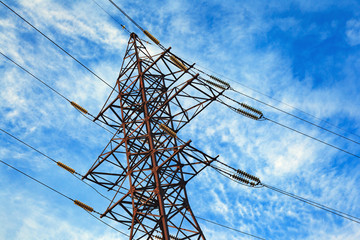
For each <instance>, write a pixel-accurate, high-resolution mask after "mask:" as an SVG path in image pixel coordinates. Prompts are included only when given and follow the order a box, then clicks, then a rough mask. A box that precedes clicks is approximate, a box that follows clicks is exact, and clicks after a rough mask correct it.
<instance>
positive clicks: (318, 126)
mask: <svg viewBox="0 0 360 240" xmlns="http://www.w3.org/2000/svg"><path fill="white" fill-rule="evenodd" d="M93 1H95V0H93ZM109 2H110V3H111V4H113V5H114V6H115V7H116V8H117V9H118V10H119V11H120V12H121V13H122V14H124V16H125V17H127V18H128V19H129V20H130V21H131V22H133V23H134V24H135V25H136V26H137V27H138V28H139V29H140V30H141V31H142V32H143V33H144V34H145V35H146V36H148V37H149V38H150V39H151V40H153V39H154V37H153V36H152V35H151V34H149V33H148V32H147V31H146V30H144V28H142V27H141V26H140V25H139V24H138V23H136V22H135V21H134V20H133V19H132V18H131V17H130V16H129V15H127V14H126V12H125V11H124V10H122V9H121V8H120V7H119V6H118V5H117V4H116V3H114V2H113V1H112V0H109ZM97 5H98V4H97ZM98 6H99V5H98ZM99 7H100V6H99ZM155 39H156V38H155ZM153 41H154V40H153ZM154 43H155V44H156V45H158V46H159V47H160V48H161V49H162V50H164V49H165V47H164V46H163V45H161V44H160V42H159V41H158V40H157V41H154ZM194 69H196V70H198V71H199V72H201V73H203V74H205V75H207V76H208V77H212V75H210V74H208V73H206V72H204V71H202V70H200V69H197V68H196V67H194ZM235 82H237V81H235ZM237 83H238V82H237ZM241 85H243V84H241ZM243 86H244V85H243ZM245 87H246V86H245ZM247 88H249V87H247ZM249 89H251V90H253V91H255V90H254V89H252V88H249ZM230 90H232V91H234V92H237V93H239V94H241V95H243V96H245V97H247V98H251V99H252V100H255V101H257V102H259V103H261V104H264V105H266V106H268V107H271V108H273V109H275V110H277V111H280V112H282V113H285V114H287V115H289V116H292V117H294V118H296V119H298V120H301V121H304V122H306V123H308V124H310V125H312V126H315V127H317V128H320V129H322V130H324V131H327V132H329V133H332V134H334V135H336V136H338V137H341V138H344V139H346V140H348V141H351V142H353V143H356V144H359V145H360V142H358V141H355V140H353V139H350V138H348V137H345V136H343V135H341V134H338V133H336V132H334V131H331V130H329V129H326V128H324V127H322V126H320V125H318V124H315V123H313V122H310V121H308V120H306V119H304V118H301V117H298V116H296V115H295V114H292V113H289V112H287V111H284V110H282V109H280V108H278V107H275V106H272V105H271V104H268V103H265V102H264V101H261V100H258V99H256V98H254V97H251V96H249V95H247V94H244V93H242V92H241V91H238V90H236V89H233V88H230ZM256 92H257V93H260V94H262V95H264V96H266V97H269V98H271V97H270V96H267V95H265V94H263V93H261V92H259V91H256ZM271 99H273V98H271ZM273 100H275V101H278V102H280V103H282V104H284V105H286V106H288V107H291V108H293V109H296V110H298V111H300V112H303V113H305V114H307V115H309V116H312V117H314V118H316V119H318V120H321V121H323V122H326V123H328V124H330V125H332V126H334V127H336V128H338V129H340V130H342V129H341V128H339V127H337V126H335V125H333V124H331V123H329V122H327V121H324V120H322V119H320V118H318V117H316V116H314V115H312V114H309V113H307V112H305V111H303V110H301V109H298V108H295V107H293V106H291V105H289V104H287V103H284V102H282V101H279V100H276V99H273ZM343 131H344V130H343ZM353 135H356V134H353ZM356 136H357V135H356ZM357 157H358V156H357Z"/></svg>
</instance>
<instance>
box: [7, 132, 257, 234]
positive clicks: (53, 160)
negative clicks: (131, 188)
mask: <svg viewBox="0 0 360 240" xmlns="http://www.w3.org/2000/svg"><path fill="white" fill-rule="evenodd" d="M0 131H2V132H4V133H5V134H7V135H9V136H10V137H12V138H14V139H15V140H17V141H19V142H20V143H22V144H24V145H26V146H27V147H29V148H31V149H32V150H34V151H36V152H38V153H40V154H41V155H43V156H44V157H46V158H48V159H49V160H51V161H52V162H54V163H57V162H58V161H56V160H55V159H53V158H51V157H49V156H48V155H47V154H44V153H43V152H41V151H39V150H38V149H36V148H34V147H32V146H31V145H30V144H28V143H26V142H24V141H22V140H21V139H19V138H17V137H15V136H14V135H12V134H10V133H9V132H7V131H5V130H3V129H1V128H0ZM5 164H6V163H5ZM6 165H8V164H6ZM14 169H15V168H14ZM75 174H76V175H74V174H73V176H74V177H76V178H77V179H78V180H80V181H82V182H83V183H84V184H86V185H88V186H89V187H91V188H92V189H93V190H94V191H95V192H96V193H98V194H99V195H100V196H102V197H103V198H105V199H107V200H108V201H110V202H111V199H109V198H108V197H106V196H105V195H103V194H102V193H101V192H99V191H98V190H97V189H96V188H94V187H93V186H92V185H91V184H89V183H87V182H85V181H84V180H82V179H81V178H79V177H78V176H81V177H82V175H81V174H79V173H77V172H75ZM77 175H78V176H77ZM29 177H30V176H29ZM121 188H123V189H125V190H128V189H126V188H124V187H121ZM113 191H115V190H113ZM119 193H121V194H123V195H125V193H123V192H121V191H119ZM71 200H72V199H71ZM87 212H88V211H87ZM88 213H89V212H88ZM90 214H91V213H90ZM91 215H92V214H91ZM93 217H95V218H97V217H96V216H93ZM195 217H198V216H195ZM199 218H200V219H202V220H204V221H208V222H211V223H213V224H216V225H219V226H222V227H225V228H228V229H231V230H234V231H237V232H240V233H243V234H246V235H249V236H253V237H256V238H259V239H263V238H260V237H257V236H255V235H252V234H249V233H246V232H242V231H240V230H237V229H233V228H231V227H228V226H225V225H222V224H219V223H216V222H214V221H211V220H207V219H205V218H202V217H199ZM97 219H98V220H99V221H101V222H103V221H102V220H101V219H99V218H97ZM105 224H106V223H105ZM107 225H108V224H107ZM110 227H111V228H113V227H112V226H111V225H110Z"/></svg>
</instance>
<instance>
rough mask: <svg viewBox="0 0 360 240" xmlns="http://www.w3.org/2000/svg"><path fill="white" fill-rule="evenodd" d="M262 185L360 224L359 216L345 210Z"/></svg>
mask: <svg viewBox="0 0 360 240" xmlns="http://www.w3.org/2000/svg"><path fill="white" fill-rule="evenodd" d="M262 185H263V186H264V187H266V188H268V189H270V190H273V191H276V192H279V193H281V194H284V195H287V196H289V197H292V198H294V199H297V200H299V201H302V202H304V203H306V204H309V205H312V206H314V207H317V208H320V209H322V210H325V211H327V212H330V213H332V214H335V215H337V216H340V217H342V218H346V219H348V220H350V221H353V222H356V223H359V224H360V218H358V217H354V216H352V215H350V214H347V213H344V212H342V211H339V210H335V209H333V208H329V207H327V206H325V205H322V204H320V203H317V202H314V201H312V200H309V199H306V198H303V197H300V196H297V195H295V194H293V193H289V192H286V191H284V190H281V189H278V188H275V187H272V186H270V185H267V184H263V183H262Z"/></svg>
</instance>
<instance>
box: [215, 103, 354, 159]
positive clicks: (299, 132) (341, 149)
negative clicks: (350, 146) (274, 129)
mask: <svg viewBox="0 0 360 240" xmlns="http://www.w3.org/2000/svg"><path fill="white" fill-rule="evenodd" d="M216 101H217V102H219V103H221V104H223V105H225V106H227V107H228V108H230V109H231V110H233V111H235V112H236V110H235V109H236V108H234V107H233V106H231V105H229V104H227V103H225V102H223V101H221V100H216ZM234 101H235V102H237V101H236V100H234ZM237 103H239V102H237ZM239 104H240V103H239ZM258 120H268V121H269V122H272V123H274V124H277V125H279V126H281V127H284V128H286V129H289V130H291V131H294V132H296V133H298V134H300V135H303V136H305V137H308V138H310V139H312V140H315V141H317V142H320V143H322V144H325V145H327V146H329V147H332V148H334V149H336V150H339V151H341V152H344V153H346V154H349V155H351V156H353V157H356V158H360V156H359V155H356V154H354V153H351V152H349V151H347V150H344V149H343V148H340V147H337V146H335V145H332V144H330V143H327V142H325V141H323V140H320V139H318V138H316V137H313V136H310V135H309V134H306V133H303V132H301V131H299V130H296V129H294V128H292V127H289V126H286V125H285V124H282V123H279V122H277V121H275V120H272V119H270V118H267V117H264V116H262V117H261V118H260V119H258Z"/></svg>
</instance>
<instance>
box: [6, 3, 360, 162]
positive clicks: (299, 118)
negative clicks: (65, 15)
mask: <svg viewBox="0 0 360 240" xmlns="http://www.w3.org/2000/svg"><path fill="white" fill-rule="evenodd" d="M109 1H110V2H112V1H111V0H109ZM0 2H1V3H2V4H3V5H5V4H4V3H3V2H2V1H0ZM112 3H113V2H112ZM113 4H114V3H113ZM5 6H6V7H8V6H7V5H5ZM115 6H116V4H115ZM8 8H9V7H8ZM9 9H10V10H11V11H13V10H12V9H11V8H9ZM119 10H120V11H121V12H123V11H122V10H121V9H120V8H119ZM13 12H14V13H15V14H16V15H18V14H17V13H16V12H15V11H13ZM123 14H124V15H125V16H127V17H128V18H129V19H130V20H131V21H132V22H133V23H134V24H135V25H137V24H136V23H135V22H134V21H133V20H132V19H131V18H130V17H129V16H128V15H127V14H126V13H125V12H123ZM18 16H19V17H20V18H22V17H21V16H20V15H18ZM22 19H23V18H22ZM23 20H24V21H25V22H27V21H26V20H25V19H23ZM27 23H28V24H29V25H30V26H32V25H31V24H30V23H29V22H27ZM137 26H138V25H137ZM32 27H33V26H32ZM138 27H139V28H140V29H142V28H141V27H140V26H138ZM33 28H35V27H33ZM35 29H36V28H35ZM36 30H37V29H36ZM37 31H39V30H37ZM39 32H40V31H39ZM40 33H41V32H40ZM41 34H42V33H41ZM42 35H44V34H42ZM44 36H45V35H44ZM45 37H46V36H45ZM48 40H50V41H51V42H53V41H52V40H51V39H49V38H48ZM53 43H54V42H53ZM54 44H55V45H57V44H56V43H54ZM57 46H58V45H57ZM58 47H59V46H58ZM60 49H62V48H60ZM62 50H63V49H62ZM63 51H64V52H65V53H66V51H65V50H63ZM68 55H69V54H68ZM70 56H71V55H70ZM74 60H76V59H74ZM76 61H77V60H76ZM79 63H80V62H79ZM80 64H81V63H80ZM83 67H85V66H83ZM85 68H86V67H85ZM88 70H89V69H88ZM90 72H92V71H91V70H90ZM92 73H93V72H92ZM93 74H94V73H93ZM96 76H97V75H96ZM105 83H106V82H105ZM106 84H107V83H106ZM107 85H108V84H107ZM108 86H110V85H108ZM110 87H111V86H110ZM111 88H112V87H111ZM67 100H68V99H67ZM281 111H283V110H281ZM283 112H285V111H283ZM288 114H289V113H288ZM290 115H292V114H290ZM295 117H296V116H295ZM297 118H298V117H297ZM298 119H300V120H301V118H298ZM267 120H270V119H267ZM270 121H272V120H270ZM305 121H306V120H305ZM272 122H274V121H272ZM274 123H276V124H279V123H277V122H274ZM310 124H312V123H310ZM279 125H280V126H283V127H287V126H285V125H282V124H279ZM313 125H314V126H317V125H315V124H313ZM287 128H289V127H287ZM321 128H322V127H321ZM289 129H291V128H289ZM291 130H294V129H291ZM323 130H326V131H329V130H327V129H323ZM294 131H296V132H298V133H301V132H299V131H297V130H294ZM329 132H331V131H329ZM335 134H336V133H335ZM303 135H305V136H308V135H306V134H303ZM337 135H338V134H337ZM338 136H341V135H338ZM308 137H311V136H308ZM341 137H343V136H341ZM311 138H313V137H311ZM313 139H314V138H313ZM346 139H347V138H346ZM315 140H316V139H315ZM348 140H350V141H353V140H351V139H348ZM318 141H320V142H322V143H325V142H323V141H321V140H318ZM353 142H354V141H353ZM355 143H357V142H355ZM325 144H327V143H325ZM358 144H359V143H358ZM327 145H329V146H332V147H335V146H333V145H330V144H327ZM335 148H336V149H338V150H340V151H343V152H346V153H348V154H351V153H349V152H347V151H345V150H343V149H340V148H337V147H335ZM351 155H353V156H355V157H358V158H360V157H359V156H357V155H354V154H351ZM1 162H3V161H1ZM3 163H4V162H3ZM6 165H7V164H6Z"/></svg>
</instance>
